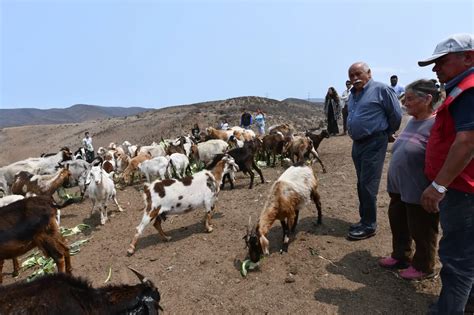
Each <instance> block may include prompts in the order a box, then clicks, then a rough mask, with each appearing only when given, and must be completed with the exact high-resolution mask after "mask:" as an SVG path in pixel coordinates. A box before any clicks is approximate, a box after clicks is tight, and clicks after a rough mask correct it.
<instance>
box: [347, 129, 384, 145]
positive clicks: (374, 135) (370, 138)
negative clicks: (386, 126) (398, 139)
mask: <svg viewBox="0 0 474 315" xmlns="http://www.w3.org/2000/svg"><path fill="white" fill-rule="evenodd" d="M387 135H388V134H387V132H386V131H385V130H384V131H376V132H374V133H372V134H370V135H368V136H365V137H362V138H360V139H357V140H354V141H355V142H357V143H362V142H367V141H369V140H372V139H374V138H378V137H380V136H387Z"/></svg>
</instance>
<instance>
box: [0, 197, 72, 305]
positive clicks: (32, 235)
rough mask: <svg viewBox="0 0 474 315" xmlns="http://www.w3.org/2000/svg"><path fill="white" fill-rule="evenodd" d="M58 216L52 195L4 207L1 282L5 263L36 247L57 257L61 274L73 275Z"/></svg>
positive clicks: (0, 222)
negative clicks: (57, 219)
mask: <svg viewBox="0 0 474 315" xmlns="http://www.w3.org/2000/svg"><path fill="white" fill-rule="evenodd" d="M56 213H57V210H56V209H55V208H54V207H53V206H52V201H51V197H49V196H37V197H31V198H25V199H21V200H18V201H15V202H13V203H10V204H8V205H6V206H4V207H1V208H0V217H1V218H2V220H0V283H1V282H2V269H3V261H4V260H5V259H13V258H15V257H18V256H21V255H23V254H25V253H26V252H28V251H29V250H31V249H33V248H35V247H38V248H39V249H40V250H41V251H42V252H43V254H44V255H45V256H48V257H52V258H53V260H54V261H55V263H56V266H57V268H58V271H59V272H67V273H71V270H72V268H71V260H70V256H69V248H68V246H67V244H66V241H65V240H64V238H63V236H62V235H61V233H60V232H59V226H58V223H57V221H56ZM0 296H2V294H0ZM23 298H24V297H23ZM1 305H3V303H0V307H1ZM0 313H3V312H0Z"/></svg>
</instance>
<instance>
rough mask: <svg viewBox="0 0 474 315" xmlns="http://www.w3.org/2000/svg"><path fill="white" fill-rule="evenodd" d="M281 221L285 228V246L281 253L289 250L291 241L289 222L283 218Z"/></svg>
mask: <svg viewBox="0 0 474 315" xmlns="http://www.w3.org/2000/svg"><path fill="white" fill-rule="evenodd" d="M280 222H281V227H282V229H283V246H282V248H281V253H283V252H286V253H287V252H288V243H289V241H290V237H289V235H288V234H289V229H288V224H287V223H286V221H285V220H284V219H283V220H280Z"/></svg>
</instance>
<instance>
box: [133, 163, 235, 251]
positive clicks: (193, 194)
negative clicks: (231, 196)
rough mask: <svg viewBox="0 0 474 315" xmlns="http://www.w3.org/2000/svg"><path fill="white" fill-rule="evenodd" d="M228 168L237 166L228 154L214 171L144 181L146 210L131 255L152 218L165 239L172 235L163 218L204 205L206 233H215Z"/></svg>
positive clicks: (169, 238) (138, 227)
mask: <svg viewBox="0 0 474 315" xmlns="http://www.w3.org/2000/svg"><path fill="white" fill-rule="evenodd" d="M229 167H237V166H236V165H235V162H234V159H233V158H232V157H230V156H225V157H223V158H222V160H221V161H219V162H218V163H217V165H216V166H215V167H214V169H213V170H212V171H208V170H203V171H200V172H198V173H195V174H194V175H193V176H188V177H184V178H183V179H178V180H175V179H165V180H156V181H154V182H152V183H150V184H145V185H144V188H143V190H144V194H143V197H144V200H145V209H144V211H143V217H142V221H141V222H140V224H139V225H138V226H137V232H136V233H135V236H134V237H133V240H132V242H131V243H130V247H129V249H128V251H127V253H128V255H129V256H130V255H133V253H134V252H135V247H136V244H137V241H138V238H139V237H140V235H141V234H142V233H143V230H144V229H145V227H146V226H147V225H148V224H149V223H150V222H151V221H153V220H154V221H155V222H154V223H153V226H154V227H155V228H156V229H157V230H158V232H159V234H160V236H161V237H162V238H163V239H164V240H166V241H170V240H171V237H170V236H168V235H166V234H165V232H164V231H163V229H162V227H161V221H164V220H166V216H167V215H173V214H183V213H187V212H190V211H192V210H194V209H196V208H200V207H204V208H205V209H206V215H205V218H204V222H205V228H206V231H207V232H209V233H210V232H212V230H213V228H212V225H211V215H212V211H213V210H214V208H215V204H216V201H217V195H218V194H219V190H220V189H219V185H220V183H221V180H222V174H224V173H225V172H226V171H227V169H228V168H229Z"/></svg>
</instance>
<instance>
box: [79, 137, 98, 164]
mask: <svg viewBox="0 0 474 315" xmlns="http://www.w3.org/2000/svg"><path fill="white" fill-rule="evenodd" d="M84 135H85V137H84V139H82V146H83V147H84V150H86V161H87V162H89V163H90V162H92V161H93V160H94V158H95V156H94V146H93V145H92V138H91V136H90V135H89V132H88V131H86V133H85V134H84Z"/></svg>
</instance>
